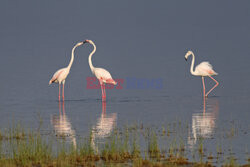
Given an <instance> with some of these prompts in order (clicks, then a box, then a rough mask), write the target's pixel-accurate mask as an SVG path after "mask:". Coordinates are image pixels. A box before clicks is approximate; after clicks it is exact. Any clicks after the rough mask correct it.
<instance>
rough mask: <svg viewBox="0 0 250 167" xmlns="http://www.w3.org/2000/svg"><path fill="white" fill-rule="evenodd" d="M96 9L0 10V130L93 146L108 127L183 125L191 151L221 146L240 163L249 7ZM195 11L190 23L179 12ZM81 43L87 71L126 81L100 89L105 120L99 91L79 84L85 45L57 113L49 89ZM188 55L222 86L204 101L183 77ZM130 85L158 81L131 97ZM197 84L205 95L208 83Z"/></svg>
mask: <svg viewBox="0 0 250 167" xmlns="http://www.w3.org/2000/svg"><path fill="white" fill-rule="evenodd" d="M1 3H3V2H1ZM96 3H97V2H95V1H93V2H86V3H83V2H78V3H76V4H71V3H69V2H64V3H61V4H60V7H58V6H57V4H55V3H53V2H50V1H48V2H47V3H39V4H37V3H33V2H28V1H27V2H22V3H19V2H15V3H14V2H13V3H11V2H4V3H3V4H2V5H0V8H1V10H0V11H1V15H0V18H1V20H2V25H4V26H3V27H2V28H1V32H0V33H1V39H0V45H1V50H0V55H1V61H0V71H1V72H0V76H1V81H0V92H1V93H0V94H1V95H0V118H1V119H0V120H1V121H0V126H1V128H3V129H4V128H7V127H9V126H12V125H13V124H16V123H18V122H20V123H21V124H22V125H23V126H24V127H25V128H26V129H32V128H38V127H39V125H40V123H39V121H40V120H42V128H41V130H42V131H43V132H44V133H45V134H48V135H60V134H61V133H69V134H68V135H69V136H71V135H72V134H73V135H72V136H76V138H72V137H69V140H70V141H73V142H75V143H78V142H79V141H78V139H79V138H80V137H86V136H88V135H89V133H90V131H91V130H93V131H94V133H95V135H96V136H97V137H99V138H101V137H107V136H109V134H110V132H112V130H113V129H114V128H115V127H121V128H122V127H124V126H125V125H131V124H143V126H145V127H158V128H161V127H162V126H167V125H168V124H172V123H174V122H181V123H182V124H183V125H186V127H187V129H186V130H185V132H184V133H183V137H184V139H185V146H186V147H187V148H188V149H189V150H190V152H191V150H192V149H194V148H197V145H198V144H197V139H198V138H199V137H202V138H204V142H205V143H204V144H205V148H206V149H208V151H207V152H208V153H210V152H211V153H216V150H217V147H219V146H221V147H222V148H223V152H227V153H226V154H229V152H230V150H229V149H232V152H233V153H235V156H236V157H237V158H238V160H239V162H240V163H244V162H245V159H246V157H248V158H249V154H248V155H246V154H247V153H248V152H249V149H250V148H249V147H250V145H249V141H250V135H249V132H250V131H249V129H250V124H249V109H250V103H249V102H250V95H249V94H250V89H249V84H250V77H249V74H250V68H249V62H250V58H249V54H250V51H249V43H250V38H249V37H250V36H249V28H250V23H249V21H246V20H249V6H250V5H249V2H245V3H246V4H245V3H243V2H240V3H239V2H237V3H236V2H235V3H227V5H225V3H223V2H216V5H214V4H212V3H206V4H205V3H197V2H195V1H192V2H188V3H186V4H178V3H175V2H161V3H154V4H153V3H151V2H150V1H149V2H144V1H143V5H142V4H141V3H142V2H139V1H138V2H133V5H131V3H130V2H123V3H113V2H112V5H110V3H107V2H106V3H105V2H98V3H101V4H99V5H96ZM27 4H29V5H27ZM27 6H31V8H27ZM48 6H49V7H48ZM193 8H195V9H197V10H198V12H199V14H198V15H197V10H188V11H187V9H193ZM211 8H212V9H213V12H211ZM93 11H96V12H93ZM128 11H130V12H128ZM148 11H150V12H148ZM90 13H91V14H90ZM114 13H116V14H114ZM229 18H230V19H229ZM86 38H89V39H92V40H93V41H94V42H95V43H96V45H97V52H96V54H94V56H93V59H92V60H93V64H94V65H95V66H98V67H104V68H106V69H107V70H108V71H110V73H111V74H112V76H113V78H119V79H123V80H124V84H123V89H119V90H118V89H111V90H107V104H106V113H103V110H104V109H103V106H102V101H101V90H96V89H86V87H87V83H86V78H87V77H92V76H93V75H92V74H91V71H90V69H89V66H88V62H87V56H88V54H89V53H90V52H91V50H92V47H91V46H90V45H87V44H86V45H84V46H82V47H79V48H77V50H76V53H75V55H76V56H75V61H74V64H73V66H72V69H71V72H70V74H69V76H68V78H67V80H66V86H65V96H66V101H65V103H64V108H63V106H62V104H60V105H61V107H60V105H59V103H58V101H57V95H58V86H57V85H50V86H48V82H49V80H50V78H51V77H52V75H53V73H54V72H55V71H56V70H58V69H59V68H62V67H64V66H66V65H67V64H68V62H69V60H70V53H71V48H72V47H73V45H74V44H75V43H76V42H78V41H82V40H85V39H86ZM188 49H191V50H193V51H194V54H195V55H196V61H197V62H196V63H195V64H198V63H199V62H201V61H207V60H208V61H209V62H210V63H211V64H212V65H213V66H214V70H215V71H216V72H218V73H219V75H218V76H215V78H216V79H217V80H218V81H219V83H220V85H219V86H218V87H217V88H216V89H215V90H214V91H213V92H212V93H211V94H210V96H209V97H208V98H207V99H206V101H205V102H204V101H203V98H202V96H201V93H202V92H201V91H202V83H201V79H200V78H199V77H193V76H192V75H191V74H190V72H189V68H190V61H191V60H188V62H186V61H184V55H185V53H186V51H187V50H188ZM131 77H133V78H136V79H138V80H144V81H145V80H146V81H150V80H152V79H160V80H161V81H162V86H163V87H162V88H160V89H154V88H152V87H151V88H138V87H135V88H134V89H131V88H129V87H128V84H129V81H128V78H131ZM205 81H206V87H207V89H209V88H210V87H212V86H213V84H214V83H213V81H212V80H210V79H205ZM60 128H61V129H63V130H61V129H60ZM102 128H103V129H102ZM162 142H163V144H162V145H163V146H164V141H162ZM218 145H219V146H218Z"/></svg>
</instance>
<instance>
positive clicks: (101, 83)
mask: <svg viewBox="0 0 250 167" xmlns="http://www.w3.org/2000/svg"><path fill="white" fill-rule="evenodd" d="M99 82H100V85H101V89H102V101H104V96H105V95H104V87H103V85H104V84H103V82H102V80H101V79H100V80H99Z"/></svg>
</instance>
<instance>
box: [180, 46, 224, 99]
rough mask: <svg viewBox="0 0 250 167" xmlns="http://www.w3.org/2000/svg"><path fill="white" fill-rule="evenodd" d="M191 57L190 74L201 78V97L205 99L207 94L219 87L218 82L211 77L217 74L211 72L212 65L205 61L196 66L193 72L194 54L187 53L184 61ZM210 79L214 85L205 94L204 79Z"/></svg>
mask: <svg viewBox="0 0 250 167" xmlns="http://www.w3.org/2000/svg"><path fill="white" fill-rule="evenodd" d="M190 55H192V56H193V58H192V63H191V67H190V72H191V74H192V75H194V76H201V78H202V84H203V95H204V97H207V96H208V94H209V93H210V92H211V91H212V90H213V89H214V88H216V87H217V86H218V85H219V82H218V81H216V80H215V79H214V78H213V77H212V75H218V73H216V72H215V71H214V70H213V67H212V65H211V64H210V63H209V62H207V61H204V62H201V63H200V64H199V65H197V66H196V67H195V70H194V60H195V57H194V53H193V52H192V51H188V52H187V53H186V55H185V60H186V61H187V58H188V57H189V56H190ZM206 76H208V77H210V78H211V79H212V80H213V81H214V82H215V83H216V84H215V85H214V87H212V88H211V89H210V90H209V91H208V92H207V93H206V90H205V83H204V77H206Z"/></svg>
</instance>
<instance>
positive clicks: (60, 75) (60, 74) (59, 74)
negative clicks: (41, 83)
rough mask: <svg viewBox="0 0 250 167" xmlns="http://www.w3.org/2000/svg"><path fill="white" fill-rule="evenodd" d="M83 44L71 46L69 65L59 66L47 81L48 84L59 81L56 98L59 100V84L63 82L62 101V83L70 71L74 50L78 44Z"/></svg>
mask: <svg viewBox="0 0 250 167" xmlns="http://www.w3.org/2000/svg"><path fill="white" fill-rule="evenodd" d="M82 44H83V42H79V43H77V44H76V45H75V46H74V47H73V49H72V51H71V59H70V62H69V65H68V66H67V67H65V68H61V69H59V70H57V71H56V72H55V73H54V75H53V77H52V78H51V80H50V81H49V85H50V84H51V83H54V82H55V83H59V93H58V99H59V101H60V86H61V84H63V88H62V99H63V101H64V84H65V80H66V78H67V76H68V74H69V72H70V68H71V66H72V64H73V61H74V52H75V49H76V48H77V47H78V46H80V45H82Z"/></svg>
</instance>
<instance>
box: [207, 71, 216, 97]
mask: <svg viewBox="0 0 250 167" xmlns="http://www.w3.org/2000/svg"><path fill="white" fill-rule="evenodd" d="M209 77H210V78H211V79H212V80H213V81H214V82H215V83H216V84H215V85H214V87H212V89H210V91H208V92H207V94H206V96H208V94H209V93H210V92H211V91H212V90H213V89H214V88H216V87H217V86H218V85H219V82H218V81H216V80H215V79H214V78H213V77H212V76H210V75H209Z"/></svg>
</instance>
